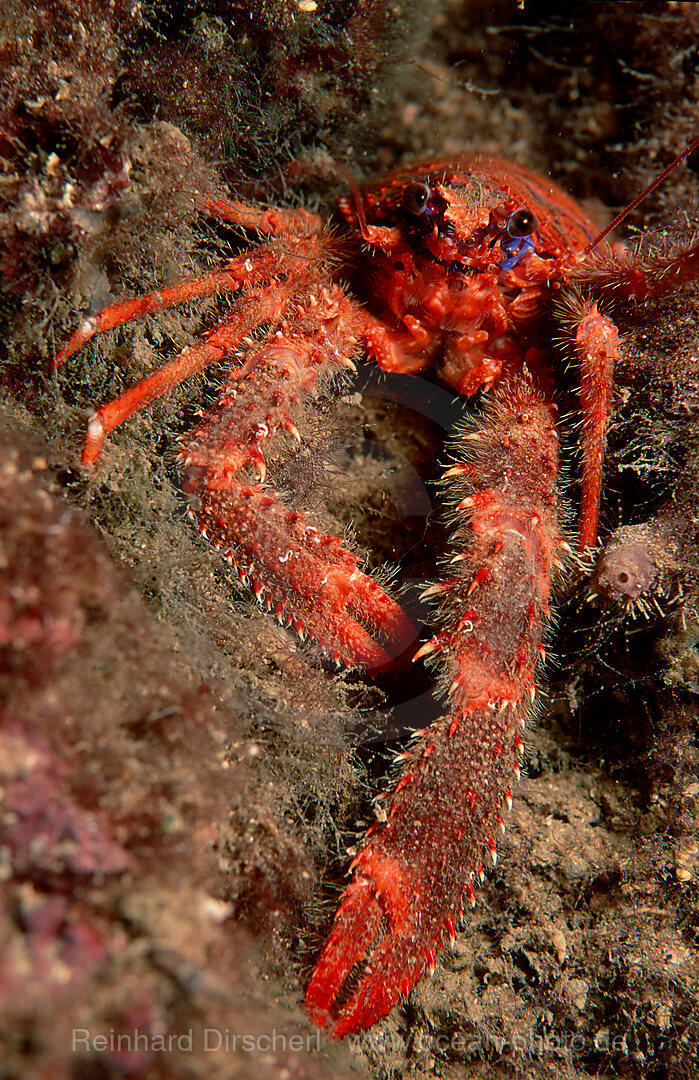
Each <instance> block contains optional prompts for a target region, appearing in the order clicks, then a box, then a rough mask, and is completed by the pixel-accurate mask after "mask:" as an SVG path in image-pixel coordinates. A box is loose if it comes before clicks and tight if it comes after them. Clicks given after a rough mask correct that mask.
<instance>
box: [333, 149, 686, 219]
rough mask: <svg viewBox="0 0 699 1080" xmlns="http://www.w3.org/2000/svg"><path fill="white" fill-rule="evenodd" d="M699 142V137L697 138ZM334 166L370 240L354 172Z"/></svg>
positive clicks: (336, 163) (341, 165)
mask: <svg viewBox="0 0 699 1080" xmlns="http://www.w3.org/2000/svg"><path fill="white" fill-rule="evenodd" d="M697 142H699V139H698V140H697ZM333 168H334V169H335V171H336V172H337V173H339V175H340V176H341V177H342V179H343V180H346V181H347V183H348V184H349V186H350V190H351V192H352V198H353V199H354V209H355V211H356V213H357V221H358V222H359V231H360V233H361V234H362V240H369V239H370V236H369V226H368V225H367V221H366V215H365V213H364V207H363V206H362V193H361V191H360V190H359V185H358V184H357V181H356V180H355V179H354V177H353V176H352V173H351V172H350V170H349V169H348V168H347V166H346V165H343V164H342V162H340V161H333Z"/></svg>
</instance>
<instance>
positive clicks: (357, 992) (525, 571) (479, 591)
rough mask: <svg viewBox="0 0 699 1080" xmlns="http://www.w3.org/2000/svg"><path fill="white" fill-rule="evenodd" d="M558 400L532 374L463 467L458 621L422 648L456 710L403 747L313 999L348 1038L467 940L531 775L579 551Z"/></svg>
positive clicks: (314, 1013)
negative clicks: (464, 919) (557, 587)
mask: <svg viewBox="0 0 699 1080" xmlns="http://www.w3.org/2000/svg"><path fill="white" fill-rule="evenodd" d="M555 423H556V416H555V407H554V406H553V405H551V404H550V403H549V402H547V400H546V398H545V396H544V395H543V394H542V393H541V392H540V391H538V390H537V389H536V388H535V387H534V386H533V385H532V383H531V382H530V381H529V379H528V378H527V377H525V376H520V377H517V378H513V379H511V380H509V381H508V382H507V383H505V384H504V385H503V386H501V387H500V388H499V390H498V391H497V392H496V394H495V395H494V401H491V413H490V417H489V419H488V420H487V421H486V423H485V425H484V427H483V428H482V430H480V431H477V432H473V433H472V434H470V435H466V436H465V437H464V442H465V445H466V446H468V447H469V448H471V449H472V450H473V455H472V457H471V459H470V460H469V461H468V462H466V463H464V464H460V465H456V466H454V467H453V468H451V469H449V470H448V472H447V474H446V475H447V476H449V477H454V478H457V477H458V478H460V480H461V481H462V482H463V483H464V485H465V487H466V492H467V493H465V495H464V498H462V499H461V501H460V502H459V503H458V507H457V511H458V512H459V513H460V514H461V515H462V516H463V522H464V523H463V524H462V525H460V527H459V528H458V529H457V532H456V534H455V542H456V546H457V554H456V555H455V556H454V557H453V558H452V560H451V563H452V565H453V576H452V577H450V578H449V579H448V580H447V581H444V582H441V583H439V584H438V585H434V586H432V587H431V588H430V589H429V590H428V592H429V593H431V594H432V595H434V596H438V597H439V605H440V612H441V617H440V621H441V624H442V627H443V628H442V629H441V630H440V631H439V633H437V635H436V636H435V637H434V638H433V639H432V640H431V641H429V642H427V644H426V645H424V646H423V647H422V649H420V651H419V653H418V654H417V655H418V656H420V655H428V654H431V655H433V656H434V658H435V660H436V662H437V663H438V665H439V669H440V673H441V682H442V686H443V688H444V690H445V691H446V696H447V702H448V705H447V711H446V714H445V716H444V717H443V718H442V719H441V720H439V721H437V722H436V723H435V724H433V725H431V727H429V728H428V729H426V730H425V731H424V732H421V733H420V735H421V738H420V741H419V743H418V744H417V745H416V746H415V747H414V748H412V749H410V750H408V751H407V752H406V753H405V754H403V755H401V758H402V765H401V769H400V774H399V779H398V782H397V783H396V785H395V787H394V789H393V793H392V796H391V803H390V806H389V808H388V812H387V820H386V822H385V823H381V824H376V825H374V826H373V827H372V828H371V829H370V830H369V833H368V835H367V838H366V840H365V842H364V846H363V847H362V848H361V850H360V852H359V854H358V855H357V856H356V858H355V860H354V862H353V864H352V869H353V871H354V880H353V882H352V884H351V885H350V886H349V887H348V888H347V889H346V890H345V892H344V894H343V897H342V900H341V903H340V907H339V910H338V912H337V915H336V917H335V922H334V925H333V928H332V931H331V934H330V937H329V939H328V942H327V944H326V946H325V948H324V950H323V952H322V954H321V956H320V959H319V961H318V964H317V966H316V969H315V971H314V973H313V976H312V978H311V981H310V983H309V986H308V989H307V992H306V1005H307V1008H308V1011H309V1013H310V1015H311V1017H312V1019H313V1020H314V1021H315V1022H316V1023H317V1024H319V1025H321V1026H326V1025H327V1026H328V1027H329V1028H330V1029H331V1032H332V1034H333V1035H334V1036H335V1037H338V1038H339V1037H341V1036H342V1035H345V1034H347V1033H349V1032H352V1031H360V1030H362V1029H363V1028H366V1027H370V1026H371V1025H372V1024H373V1023H375V1022H376V1021H377V1020H378V1019H380V1017H382V1016H384V1015H385V1014H386V1013H387V1012H388V1011H389V1010H390V1009H391V1008H392V1006H393V1005H394V1004H395V1003H396V1001H397V1000H398V998H399V997H400V996H401V995H402V994H407V993H408V992H409V991H410V989H411V987H412V986H413V985H414V983H415V982H416V981H417V979H418V978H419V976H420V974H421V973H422V971H423V969H424V967H425V966H426V965H427V966H429V967H432V966H433V965H434V962H435V957H436V954H437V952H438V951H439V950H440V949H441V948H442V944H443V937H444V935H445V934H446V935H447V936H448V937H452V936H453V933H454V921H455V919H456V917H457V916H458V915H460V914H461V905H462V902H463V896H464V895H465V896H466V898H467V900H468V901H469V902H470V903H471V904H473V903H474V902H475V893H474V888H473V883H474V882H475V881H477V880H480V879H482V877H483V874H484V867H485V866H487V865H488V864H489V861H490V863H494V861H495V859H496V857H497V853H496V847H495V840H494V836H495V833H496V832H497V831H498V829H502V828H504V822H503V818H502V808H503V806H506V807H509V804H510V802H511V798H512V795H511V784H512V780H513V778H517V777H518V775H519V762H520V754H521V753H522V751H523V741H522V734H521V732H522V730H523V728H524V724H525V718H526V716H527V714H528V712H529V711H530V709H531V705H532V701H533V700H534V694H535V689H534V687H535V681H534V680H535V670H536V668H537V665H538V664H539V661H540V658H541V656H542V654H543V648H542V644H541V642H542V634H543V628H544V625H545V622H546V619H547V617H548V600H549V594H550V589H551V579H552V575H553V572H554V569H555V567H556V566H558V565H560V564H559V562H558V557H557V549H558V548H560V547H563V546H565V545H564V541H563V540H562V539H561V538H560V535H559V530H558V525H557V518H556V479H557V462H558V439H557V434H556V427H555Z"/></svg>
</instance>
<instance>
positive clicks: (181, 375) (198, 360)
mask: <svg viewBox="0 0 699 1080" xmlns="http://www.w3.org/2000/svg"><path fill="white" fill-rule="evenodd" d="M256 300H257V302H254V303H253V302H252V301H251V304H250V307H249V309H246V310H245V311H242V312H236V313H235V314H234V315H233V316H231V317H229V318H228V319H227V320H226V322H225V323H223V324H222V325H220V326H217V327H216V328H215V329H214V330H211V331H210V332H209V333H208V334H207V336H206V338H205V340H204V341H203V342H201V343H200V344H198V345H192V346H189V347H188V348H186V349H183V350H182V352H181V353H180V354H179V355H178V356H176V357H175V358H174V360H171V361H170V362H169V363H168V364H165V365H164V367H161V368H159V369H158V370H157V371H154V372H153V374H152V375H149V376H148V378H147V379H143V381H142V382H140V383H137V385H136V386H132V387H131V389H130V390H127V391H126V393H124V394H121V395H120V396H119V397H118V398H114V400H113V401H109V402H107V404H106V405H102V406H101V407H100V408H99V409H97V411H96V412H95V413H94V414H93V415H92V416H91V417H90V419H89V421H88V426H87V436H86V438H85V445H84V447H83V452H82V458H81V460H82V463H83V465H94V463H95V461H96V460H97V458H98V457H99V454H100V451H101V449H102V444H103V443H104V440H105V438H106V436H107V435H108V434H109V433H110V431H114V429H115V428H116V427H118V426H119V425H120V424H123V423H124V421H125V420H128V418H129V417H130V416H133V414H134V413H137V412H140V410H141V409H143V408H144V407H145V406H146V405H149V404H150V403H151V402H152V401H155V400H156V398H159V397H162V395H163V394H166V393H167V392H168V390H172V388H173V387H175V386H178V385H179V384H180V383H181V382H184V380H185V379H188V378H189V377H190V376H191V375H196V373H197V372H198V371H203V369H204V368H206V367H209V366H210V365H211V364H215V363H216V362H217V361H218V360H222V359H223V357H225V356H228V355H229V354H230V353H231V352H233V350H234V349H235V348H236V347H237V346H238V345H239V344H240V342H241V339H242V338H243V336H244V335H245V334H246V333H248V332H249V331H250V330H252V329H253V328H254V327H255V326H256V325H258V323H259V322H260V321H261V320H264V319H265V318H273V317H275V316H276V315H277V314H278V308H279V297H278V296H277V297H273V296H272V294H271V293H270V294H264V295H260V297H258V298H256Z"/></svg>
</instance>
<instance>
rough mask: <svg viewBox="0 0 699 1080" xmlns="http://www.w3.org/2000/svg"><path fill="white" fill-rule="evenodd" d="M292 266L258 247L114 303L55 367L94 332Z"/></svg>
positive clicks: (80, 332)
mask: <svg viewBox="0 0 699 1080" xmlns="http://www.w3.org/2000/svg"><path fill="white" fill-rule="evenodd" d="M313 255H317V252H309V251H306V256H307V257H313ZM292 269H293V265H289V260H288V257H287V254H286V252H284V251H281V250H280V249H279V248H278V247H276V246H273V245H270V246H269V247H264V248H260V249H258V250H257V251H255V252H254V253H253V254H252V255H240V256H237V257H236V258H235V259H231V260H230V262H229V263H228V264H227V266H226V267H225V269H223V270H214V271H213V272H212V273H210V274H203V275H202V276H201V277H198V278H193V279H192V280H191V281H185V282H184V284H182V285H172V286H171V287H170V288H167V289H157V290H156V291H155V292H152V293H146V294H144V295H143V296H136V297H133V298H132V299H130V300H122V301H120V302H119V303H118V304H111V305H110V306H109V307H106V308H103V310H102V311H100V312H99V313H98V314H97V315H93V316H91V317H90V318H89V319H86V320H85V322H84V323H83V324H82V326H81V327H79V328H78V329H77V330H76V331H75V333H74V334H73V335H72V337H71V338H70V340H69V341H68V342H66V344H65V345H64V346H63V348H62V349H59V351H58V352H57V353H56V356H55V359H54V362H53V366H54V368H57V367H60V365H61V364H63V363H64V362H65V361H66V360H67V359H68V358H69V357H71V356H73V354H74V353H76V352H77V351H78V349H81V348H82V346H83V345H85V344H86V343H87V342H88V341H90V339H91V338H93V337H94V336H95V334H103V333H104V332H105V331H106V330H114V329H115V328H116V327H117V326H123V325H124V324H125V323H129V322H133V321H134V320H135V319H141V318H143V317H144V316H146V315H152V314H153V313H154V312H158V311H163V310H165V308H169V307H176V306H177V305H178V304H184V303H185V301H187V300H201V299H203V298H204V297H206V296H215V295H216V293H225V292H237V291H238V290H239V289H240V288H241V287H242V286H243V285H256V284H260V283H262V282H265V281H269V280H270V279H271V278H273V277H275V276H277V275H279V274H283V273H288V272H290V271H291V270H292Z"/></svg>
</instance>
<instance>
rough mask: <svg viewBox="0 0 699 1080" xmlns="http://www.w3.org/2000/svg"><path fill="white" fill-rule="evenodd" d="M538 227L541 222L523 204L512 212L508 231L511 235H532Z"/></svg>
mask: <svg viewBox="0 0 699 1080" xmlns="http://www.w3.org/2000/svg"><path fill="white" fill-rule="evenodd" d="M538 228H539V222H538V221H537V220H536V217H535V216H534V214H532V212H531V210H528V209H527V207H526V206H521V207H520V208H519V210H515V212H514V213H513V214H510V217H509V219H508V222H507V231H508V233H509V234H510V236H531V234H532V233H533V232H536V230H537V229H538Z"/></svg>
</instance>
